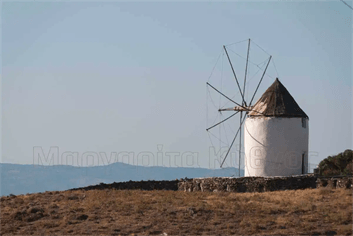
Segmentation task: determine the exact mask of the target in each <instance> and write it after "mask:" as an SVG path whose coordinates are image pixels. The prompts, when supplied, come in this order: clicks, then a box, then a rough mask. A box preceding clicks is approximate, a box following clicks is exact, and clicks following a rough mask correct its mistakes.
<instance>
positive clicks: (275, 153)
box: [244, 117, 309, 176]
mask: <svg viewBox="0 0 353 236" xmlns="http://www.w3.org/2000/svg"><path fill="white" fill-rule="evenodd" d="M305 122H306V128H303V127H302V118H279V117H258V118H251V117H248V118H246V121H245V125H244V144H245V176H290V175H300V174H302V154H303V153H304V152H305V157H304V163H305V170H304V171H305V172H304V173H307V171H308V148H309V120H308V119H305Z"/></svg>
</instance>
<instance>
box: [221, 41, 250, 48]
mask: <svg viewBox="0 0 353 236" xmlns="http://www.w3.org/2000/svg"><path fill="white" fill-rule="evenodd" d="M248 40H249V39H244V40H242V41H239V42H236V43H231V44H227V45H224V46H226V47H228V46H231V45H234V44H237V43H242V42H245V41H248Z"/></svg>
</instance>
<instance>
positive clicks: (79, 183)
mask: <svg viewBox="0 0 353 236" xmlns="http://www.w3.org/2000/svg"><path fill="white" fill-rule="evenodd" d="M0 170H1V179H0V181H1V188H0V195H1V196H6V195H9V194H15V195H18V194H26V193H36V192H45V191H62V190H67V189H72V188H79V187H85V186H88V185H94V184H99V183H102V182H103V183H112V182H123V181H129V180H133V181H140V180H174V179H180V178H185V177H188V178H198V177H222V176H223V177H227V176H229V177H230V176H238V170H237V169H235V168H225V169H214V170H212V169H204V168H183V167H179V168H172V167H157V166H153V167H143V166H133V165H128V164H124V163H113V164H111V165H107V166H95V167H74V166H63V165H56V166H38V165H18V164H4V163H2V164H0ZM240 175H241V176H244V171H243V170H241V173H240Z"/></svg>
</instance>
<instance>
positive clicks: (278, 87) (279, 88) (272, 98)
mask: <svg viewBox="0 0 353 236" xmlns="http://www.w3.org/2000/svg"><path fill="white" fill-rule="evenodd" d="M248 115H249V116H251V117H253V116H265V117H268V116H277V117H305V118H309V117H308V116H307V114H305V112H304V111H303V110H302V109H301V108H300V107H299V105H298V103H297V102H296V101H295V100H294V98H293V97H292V95H290V93H289V92H288V90H287V89H286V88H285V87H284V86H283V84H282V83H281V82H280V81H279V80H278V78H276V80H275V82H274V83H273V84H272V85H271V86H270V87H269V88H268V89H267V90H266V91H265V93H264V94H263V95H262V96H261V98H260V99H259V100H258V101H257V102H256V103H255V105H254V106H253V108H252V109H251V111H250V112H249V113H248Z"/></svg>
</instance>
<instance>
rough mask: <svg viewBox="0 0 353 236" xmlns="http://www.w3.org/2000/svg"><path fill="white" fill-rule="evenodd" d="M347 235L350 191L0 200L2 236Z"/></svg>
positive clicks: (83, 194)
mask: <svg viewBox="0 0 353 236" xmlns="http://www.w3.org/2000/svg"><path fill="white" fill-rule="evenodd" d="M132 233H134V234H162V233H166V234H168V235H170V234H173V235H175V234H182V235H185V234H242V235H244V234H246V235H249V234H283V235H288V234H310V235H312V234H338V235H348V234H352V191H351V190H346V189H335V190H332V189H327V188H325V189H307V190H297V191H295V190H290V191H277V192H264V193H221V192H218V193H217V192H212V193H211V192H178V191H140V190H121V191H119V190H110V189H107V190H89V191H84V190H75V191H64V192H45V193H38V194H30V195H20V196H10V197H1V234H2V235H6V234H22V235H28V234H35V235H39V234H45V235H49V234H61V235H62V234H72V235H79V234H81V235H82V234H132Z"/></svg>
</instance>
